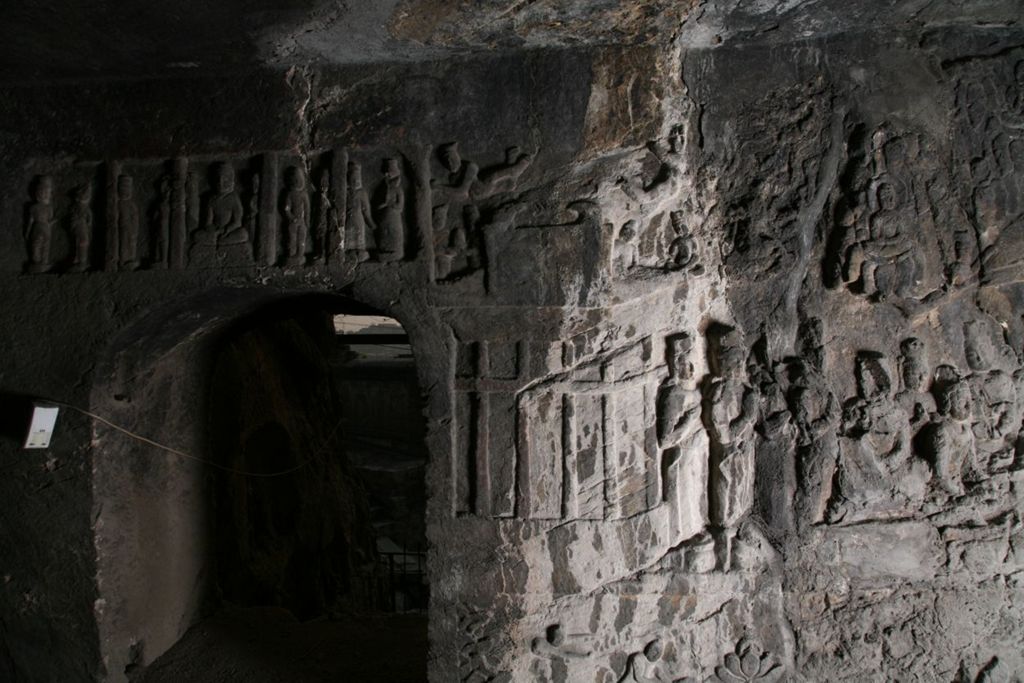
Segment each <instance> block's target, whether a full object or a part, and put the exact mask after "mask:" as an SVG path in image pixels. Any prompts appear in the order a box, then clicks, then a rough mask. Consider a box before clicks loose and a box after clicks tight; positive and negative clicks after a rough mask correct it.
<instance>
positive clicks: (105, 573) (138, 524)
mask: <svg viewBox="0 0 1024 683" xmlns="http://www.w3.org/2000/svg"><path fill="white" fill-rule="evenodd" d="M297 305H302V306H309V307H313V308H320V309H321V310H330V311H332V312H349V313H361V312H372V313H375V314H384V315H388V316H390V317H394V318H395V319H397V320H399V321H400V322H401V323H402V325H403V327H404V328H405V329H406V332H407V333H408V335H409V337H410V342H411V344H412V345H413V346H414V348H415V349H416V351H417V353H418V351H419V348H420V346H421V345H422V346H423V347H424V348H427V346H428V343H427V340H429V339H431V337H432V335H433V330H431V329H430V328H429V327H427V326H425V325H424V324H423V319H422V317H421V316H418V315H416V314H412V315H409V314H408V313H407V312H402V311H395V310H388V309H385V310H381V309H380V308H376V307H373V306H371V305H369V304H365V303H362V302H361V301H359V300H357V299H356V298H354V297H352V296H350V295H347V294H345V295H343V294H339V293H336V292H334V291H323V290H315V289H314V290H309V289H295V290H284V291H282V290H268V289H266V288H238V289H227V288H217V289H213V290H210V291H207V292H204V293H201V294H198V295H196V296H193V297H190V298H188V299H187V300H185V301H183V302H176V303H174V304H170V305H167V306H164V307H161V308H159V309H157V310H154V311H151V312H150V313H148V314H146V315H144V316H142V317H141V318H139V319H137V320H136V322H135V323H134V324H132V325H130V326H129V327H127V328H126V329H124V330H123V331H122V332H121V333H120V334H119V335H118V336H117V337H116V338H114V339H113V341H112V342H111V344H110V346H109V347H108V350H107V352H106V353H105V354H104V356H103V358H102V359H101V361H100V363H99V364H98V365H97V367H96V375H95V377H96V379H95V381H94V383H93V385H92V388H91V393H90V412H93V413H95V414H96V415H98V416H101V417H103V418H105V419H108V420H110V421H111V422H113V423H115V424H117V425H120V426H122V427H124V428H125V429H128V430H130V431H132V432H135V433H137V434H139V435H141V436H144V437H146V438H149V439H152V440H153V441H156V442H158V443H161V444H166V445H169V446H171V447H173V448H175V449H177V450H180V451H182V452H185V453H189V454H192V453H200V454H202V453H204V451H205V450H206V445H207V443H206V436H207V433H206V429H205V425H204V419H203V416H204V415H205V411H206V408H207V406H206V405H205V401H206V394H207V388H208V376H209V373H210V370H211V367H212V364H213V362H214V359H215V357H216V354H217V349H218V345H219V344H220V343H221V341H222V340H223V339H225V338H228V337H230V336H231V335H232V334H234V333H236V332H237V331H238V329H239V328H244V327H245V326H246V325H247V324H249V322H250V321H252V320H254V319H256V318H258V317H260V316H261V315H266V314H267V313H268V311H273V310H274V309H277V311H278V312H277V315H285V311H288V310H292V309H293V308H294V307H296V306H297ZM382 308H384V307H382ZM271 314H273V313H271ZM421 342H422V344H421ZM441 344H442V345H443V344H444V342H443V340H442V341H441ZM432 348H435V347H432ZM438 355H439V356H441V358H439V359H435V360H440V361H441V363H440V364H438V363H437V362H435V361H431V360H429V359H428V360H427V362H423V363H421V362H420V358H419V356H417V372H418V373H419V374H418V379H419V383H420V386H421V387H432V388H433V387H439V386H443V385H444V383H443V382H438V381H437V379H438V378H437V376H436V372H437V371H438V370H441V371H442V372H443V367H444V361H445V360H446V354H443V353H442V354H438ZM428 382H429V383H428ZM421 394H423V395H424V397H425V398H427V399H429V398H430V396H431V394H428V393H427V392H425V391H421ZM431 403H437V404H438V405H441V404H443V401H442V402H440V403H438V402H436V401H431ZM430 431H431V432H433V431H435V430H434V429H433V428H431V430H430ZM438 439H440V440H438ZM92 447H93V454H94V455H93V469H92V488H93V532H94V533H93V539H94V544H95V550H96V561H97V569H96V571H97V593H98V599H97V600H96V603H95V610H94V611H95V617H96V623H97V627H98V631H99V635H100V648H101V654H102V662H103V670H104V673H105V680H111V681H121V680H126V676H127V674H128V673H129V672H130V671H131V670H132V669H133V668H134V667H135V666H138V665H144V664H148V663H149V662H151V661H153V660H154V659H155V658H157V657H158V656H160V655H161V654H162V653H163V652H165V651H166V650H167V649H169V648H170V647H171V646H172V645H173V644H174V643H175V642H177V641H178V639H179V638H180V637H181V636H182V635H183V634H184V632H185V631H186V630H187V629H188V628H189V627H190V626H191V625H192V624H193V623H195V621H196V620H197V619H198V618H199V617H201V616H202V610H203V606H204V604H203V603H204V600H205V598H206V596H208V595H209V593H210V589H211V587H212V585H213V583H214V582H215V581H216V572H212V571H211V569H210V567H209V566H208V563H207V560H208V557H209V548H208V544H209V543H210V541H211V529H210V520H209V518H208V515H207V505H208V500H207V498H206V496H207V493H208V491H207V489H206V485H207V482H206V479H207V478H208V476H209V466H208V465H206V464H204V463H203V462H198V461H196V460H190V459H187V458H184V457H181V456H178V455H174V454H172V453H168V452H166V451H161V450H158V449H156V448H155V447H152V446H148V445H146V444H144V443H141V442H139V441H138V440H135V439H132V438H130V437H128V436H127V435H125V434H122V433H120V432H118V431H116V430H114V429H112V428H110V427H108V426H107V425H104V424H103V423H102V422H100V421H99V420H95V421H94V423H93V438H92ZM438 447H441V448H444V433H443V431H441V430H438V433H437V434H428V438H427V450H428V453H429V454H430V458H429V463H428V480H429V479H430V477H431V476H432V475H431V470H433V469H435V468H437V467H438V464H439V463H440V462H442V461H443V460H444V459H443V458H438V457H437V455H438V453H439V452H443V451H438V450H437V448H438ZM438 472H440V470H438ZM432 490H434V491H436V490H439V489H438V488H437V487H433V488H432ZM440 490H443V489H440ZM433 497H435V496H431V498H433ZM436 503H437V501H433V500H430V499H429V498H428V505H431V504H436ZM428 570H429V567H428Z"/></svg>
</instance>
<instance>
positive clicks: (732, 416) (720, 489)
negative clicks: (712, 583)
mask: <svg viewBox="0 0 1024 683" xmlns="http://www.w3.org/2000/svg"><path fill="white" fill-rule="evenodd" d="M716 328H717V329H716ZM716 328H713V329H710V330H709V331H708V332H709V335H708V340H709V342H710V343H709V345H708V351H709V353H708V365H709V366H710V370H711V374H710V375H709V376H708V377H707V378H706V379H705V382H704V388H703V389H704V391H703V394H704V406H703V407H704V410H703V418H704V426H705V428H706V429H707V430H708V435H709V436H710V437H711V438H710V441H711V443H710V471H709V487H708V488H709V495H708V509H709V516H710V521H711V524H712V525H713V526H714V527H716V531H717V532H718V533H719V537H718V539H717V542H716V550H717V554H718V563H719V567H720V568H721V569H723V570H725V571H728V570H729V569H731V567H732V546H733V540H734V539H735V537H736V532H737V530H738V527H739V523H740V522H741V521H742V520H743V518H744V517H745V516H746V515H747V513H748V512H749V511H750V508H751V507H752V506H753V504H754V435H753V430H754V423H755V421H756V419H757V412H758V411H757V403H758V396H757V390H756V389H754V388H753V387H751V386H750V385H749V384H747V382H746V378H745V377H744V376H743V375H744V361H745V358H746V349H745V346H744V343H743V338H742V337H741V335H740V333H739V332H738V331H737V330H735V329H733V328H728V327H725V326H722V325H718V326H716Z"/></svg>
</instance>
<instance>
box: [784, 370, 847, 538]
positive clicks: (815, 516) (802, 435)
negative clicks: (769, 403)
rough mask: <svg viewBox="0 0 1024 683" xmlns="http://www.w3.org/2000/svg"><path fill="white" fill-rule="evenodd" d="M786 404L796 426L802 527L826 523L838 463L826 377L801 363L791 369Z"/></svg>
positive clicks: (835, 417)
mask: <svg viewBox="0 0 1024 683" xmlns="http://www.w3.org/2000/svg"><path fill="white" fill-rule="evenodd" d="M790 372H791V377H792V385H791V388H790V395H789V401H790V405H791V406H792V410H793V417H794V420H795V421H796V427H797V435H798V439H797V455H798V469H799V477H798V481H799V486H800V491H799V497H798V502H797V519H798V520H799V521H800V523H801V524H803V523H807V524H820V523H821V522H823V521H824V520H825V513H826V511H827V510H828V504H829V501H830V500H831V499H832V480H833V478H834V477H835V472H836V463H837V462H838V460H839V437H838V428H839V420H840V417H841V411H840V406H839V402H838V401H837V400H836V397H835V395H833V393H832V392H831V391H829V388H828V385H827V384H826V383H825V378H824V377H823V376H822V375H820V374H819V373H818V372H815V371H814V369H812V368H811V367H809V366H808V364H806V363H804V362H803V361H797V362H795V363H793V365H792V366H791V370H790Z"/></svg>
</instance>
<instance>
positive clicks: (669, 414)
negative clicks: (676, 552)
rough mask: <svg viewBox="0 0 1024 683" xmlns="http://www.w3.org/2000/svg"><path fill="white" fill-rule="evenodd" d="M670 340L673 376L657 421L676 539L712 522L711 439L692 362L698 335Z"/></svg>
mask: <svg viewBox="0 0 1024 683" xmlns="http://www.w3.org/2000/svg"><path fill="white" fill-rule="evenodd" d="M667 341H668V343H667V344H666V349H665V356H666V359H665V360H666V362H667V363H668V372H669V375H668V377H667V378H666V379H665V380H664V381H663V382H662V383H661V386H660V387H659V388H658V399H657V426H658V447H659V449H660V450H661V458H662V460H661V472H662V501H663V502H664V503H666V504H667V505H668V506H669V510H670V513H669V526H670V528H669V538H671V539H672V543H673V544H676V543H679V542H681V541H684V540H686V539H688V538H690V537H691V536H693V535H695V534H697V533H699V532H701V531H702V530H703V529H704V527H705V525H706V524H707V521H708V520H707V515H708V500H707V495H708V489H707V486H708V470H707V467H708V460H707V458H708V440H707V434H706V433H705V432H704V426H703V425H702V424H701V421H700V418H701V395H700V391H699V390H698V389H697V388H696V386H694V382H693V365H692V364H691V363H690V361H689V356H690V351H691V349H692V347H693V339H692V337H690V335H688V334H680V335H675V336H674V337H670V338H669V339H668V340H667Z"/></svg>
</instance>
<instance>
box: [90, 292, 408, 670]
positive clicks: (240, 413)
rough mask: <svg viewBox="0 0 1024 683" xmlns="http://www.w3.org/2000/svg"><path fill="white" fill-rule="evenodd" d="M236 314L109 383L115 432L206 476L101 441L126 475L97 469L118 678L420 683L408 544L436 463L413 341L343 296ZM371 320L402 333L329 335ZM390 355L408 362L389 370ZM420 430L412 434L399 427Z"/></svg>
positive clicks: (120, 440) (270, 304)
mask: <svg viewBox="0 0 1024 683" xmlns="http://www.w3.org/2000/svg"><path fill="white" fill-rule="evenodd" d="M242 299H243V301H244V306H241V307H235V308H234V310H233V311H232V313H231V315H229V316H220V315H217V314H212V315H211V316H210V317H211V318H212V319H213V320H215V321H225V322H219V323H215V324H213V325H211V326H210V327H209V328H206V327H205V326H204V325H202V324H199V325H198V326H197V327H196V328H195V329H192V330H190V331H186V330H184V329H183V330H182V332H183V333H184V334H183V335H181V336H178V338H179V339H182V338H183V339H186V341H185V342H181V343H171V344H169V347H168V348H167V349H160V350H158V351H157V352H156V353H151V354H145V353H144V349H145V348H146V347H147V346H149V347H152V346H153V345H154V342H159V339H154V338H153V337H150V338H147V339H146V340H145V342H139V343H136V344H135V345H134V346H133V347H131V351H130V352H129V353H127V355H126V356H125V357H123V358H121V361H122V362H121V363H115V364H114V365H115V368H114V370H115V372H114V373H113V375H114V376H113V383H115V384H116V383H118V382H120V383H121V384H124V386H123V387H121V388H118V387H116V386H115V387H108V389H113V390H114V391H110V392H107V393H108V394H109V396H110V398H109V399H108V401H109V403H113V404H121V405H120V407H121V410H120V411H118V410H116V409H114V408H113V406H109V405H108V408H111V410H110V411H109V412H107V414H108V415H111V417H113V418H114V419H116V420H118V421H119V422H121V423H125V424H127V425H128V426H129V428H130V429H131V430H132V431H134V432H136V433H138V434H140V435H146V436H150V435H152V438H153V440H155V441H158V442H160V443H166V444H168V445H170V446H172V447H174V448H175V449H177V450H180V451H182V452H184V453H187V454H189V455H192V456H194V457H193V458H183V457H179V456H176V455H174V454H168V453H166V452H160V451H159V450H155V449H150V450H149V452H147V451H146V449H145V446H144V445H141V446H140V444H139V443H137V442H136V443H132V441H133V440H132V439H127V438H125V437H124V435H115V434H111V433H108V432H107V431H105V430H103V429H100V428H98V429H97V432H98V437H97V439H98V441H100V442H101V444H102V446H104V448H103V449H102V450H103V452H104V453H105V455H104V459H105V460H108V462H109V459H111V458H116V457H118V456H120V457H121V458H123V460H124V461H125V462H127V463H128V467H127V468H126V469H125V468H104V467H103V466H99V465H98V467H97V469H98V470H103V471H102V472H98V473H97V475H98V476H97V478H96V492H97V510H98V523H97V548H98V551H99V554H100V558H101V568H100V583H101V594H102V595H104V597H106V596H111V597H113V598H114V599H116V600H118V602H116V603H113V604H111V605H110V612H109V613H108V614H107V615H105V616H106V617H107V619H106V620H104V622H105V625H107V626H108V630H107V632H106V633H105V634H104V635H105V636H106V638H107V639H109V640H108V642H107V643H105V644H107V645H110V646H111V647H110V650H108V651H109V652H110V653H111V654H115V655H117V654H120V655H121V657H123V659H122V660H121V662H123V664H122V663H121V662H119V663H118V664H115V665H114V666H118V669H116V670H111V669H113V668H114V667H113V666H110V665H109V664H108V667H109V668H108V674H110V675H111V678H112V679H115V680H116V679H118V678H121V672H123V677H124V678H127V679H128V680H137V681H144V682H150V683H152V682H154V681H156V682H158V681H169V680H201V677H202V676H206V677H210V676H213V677H216V676H218V675H221V678H223V679H224V680H234V679H232V678H230V676H231V675H234V676H241V677H240V678H238V680H247V681H258V680H282V679H281V676H282V675H285V676H291V678H289V680H309V681H316V680H325V681H327V680H347V679H349V677H352V679H353V680H355V679H359V680H389V681H391V680H394V681H398V680H407V681H421V680H426V603H425V600H424V597H425V595H426V591H425V586H424V585H423V584H424V581H425V576H426V572H425V568H426V567H425V547H423V546H422V545H421V546H419V547H412V543H411V542H409V539H410V538H416V539H417V540H418V539H420V538H422V536H421V534H422V530H423V529H424V527H425V524H424V521H423V518H424V509H423V504H424V501H425V495H424V493H423V491H424V483H423V481H424V480H423V475H424V467H425V462H426V449H425V447H424V445H423V425H422V416H421V407H420V395H419V390H418V388H417V387H418V383H417V381H416V375H415V366H414V361H413V358H412V354H411V348H410V347H409V346H408V340H407V339H405V337H404V335H405V332H404V330H403V329H402V328H401V326H400V325H399V324H398V323H397V321H394V320H393V319H388V318H385V317H384V316H383V315H382V314H381V312H379V311H377V310H374V309H370V308H367V307H365V306H361V305H359V304H356V303H355V302H352V301H350V300H346V299H342V298H339V297H333V296H331V297H328V296H304V297H297V298H296V297H292V298H288V299H286V300H283V301H261V300H260V298H259V297H257V298H256V299H252V300H248V299H246V298H245V297H242ZM219 305H223V302H221V304H219ZM367 315H374V316H377V317H379V318H381V319H383V320H389V321H390V324H391V325H393V326H394V331H393V332H391V333H390V334H388V335H380V334H377V335H374V334H369V335H365V342H367V343H352V339H351V338H350V337H351V336H352V335H349V334H348V333H346V332H344V331H341V332H340V333H339V330H338V329H336V322H335V320H336V317H337V316H367ZM195 324H196V321H195V316H192V317H188V319H187V320H186V321H184V324H183V328H187V327H189V326H190V325H195ZM155 336H156V337H159V338H163V339H170V338H172V337H174V336H175V335H173V334H171V333H170V332H169V331H168V330H167V329H166V328H164V330H163V331H162V332H160V333H159V334H158V335H155ZM389 337H390V338H389ZM396 338H401V339H402V340H403V341H404V353H399V354H397V355H396V354H394V353H391V356H394V357H389V356H388V353H389V352H388V351H385V352H384V354H383V355H381V353H380V352H381V351H383V350H385V349H388V347H389V346H391V347H393V346H395V345H394V344H389V343H388V342H391V341H394V339H396ZM356 341H363V340H356ZM157 345H159V344H157ZM360 349H361V351H360ZM374 349H376V350H377V353H374ZM391 351H393V349H391ZM142 355H148V356H149V358H150V361H149V362H148V363H144V364H143V365H144V367H145V369H142V368H139V367H137V366H133V363H132V362H131V359H132V358H138V357H140V356H142ZM125 377H127V378H128V379H124V378H125ZM396 389H400V391H396ZM396 396H402V397H404V400H401V401H396V400H395V397H396ZM98 398H100V397H98ZM399 406H400V408H399ZM118 412H120V413H121V415H118V414H117V413H118ZM190 415H191V418H189V416H190ZM411 415H414V416H417V417H419V419H420V424H419V426H418V427H417V426H416V425H412V426H411V427H410V425H409V424H405V425H404V427H405V428H406V429H405V432H404V433H402V434H400V433H399V431H398V430H396V429H395V427H396V425H397V424H398V422H396V420H395V419H391V420H390V421H389V419H388V417H389V416H391V417H401V418H404V421H405V422H407V423H408V422H410V419H409V418H410V416H411ZM375 416H376V417H375ZM400 421H401V420H399V422H400ZM396 437H398V438H396ZM125 442H127V443H125ZM399 450H400V451H401V452H397V451H399ZM410 455H414V456H415V457H414V458H412V459H418V462H416V463H412V464H411V465H410V458H409V457H408V456H410ZM389 458H390V459H389ZM356 461H357V462H356ZM417 478H418V484H417ZM403 487H404V490H403ZM410 487H411V489H412V490H409V489H410ZM124 494H128V495H127V496H126V495H124ZM115 498H116V499H117V501H116V502H115V501H114V500H112V499H115ZM403 505H404V506H405V507H404V508H403ZM417 528H418V529H419V530H420V532H419V533H420V535H417V533H416V532H415V531H413V532H409V533H411V536H408V534H406V532H408V531H409V530H415V529H417ZM399 529H401V530H402V532H403V534H406V536H408V538H407V537H406V536H403V537H402V539H401V542H400V543H395V541H394V538H393V537H394V536H396V535H397V534H395V533H394V532H395V531H396V530H399ZM111 531H112V532H113V533H111ZM389 543H390V545H389ZM423 543H424V544H425V539H423ZM396 547H397V550H396ZM399 552H401V553H403V554H405V555H406V557H404V558H402V559H401V560H400V564H399V565H398V567H397V569H396V566H395V560H396V555H397V554H398V553H399ZM125 561H127V564H126V563H125ZM410 581H411V582H412V584H410ZM106 582H109V584H107V585H104V584H105V583H106ZM416 583H418V584H419V586H420V590H419V591H417V590H413V589H412V588H411V587H410V586H412V585H414V584H416ZM104 589H106V590H104ZM117 589H120V590H117ZM101 607H102V608H103V609H105V610H106V609H108V607H107V605H106V604H104V605H102V606H101ZM126 638H127V639H130V640H128V642H127V646H128V647H127V648H126V649H125V648H124V647H123V645H124V644H125V640H126ZM117 640H120V643H121V644H122V648H121V651H120V652H118V650H117V648H116V647H114V645H115V642H116V641H117ZM396 647H397V648H398V650H401V652H399V653H398V654H400V655H401V656H395V654H396ZM375 651H376V652H379V653H380V655H381V656H380V657H376V656H373V652H375ZM385 655H390V656H385ZM108 661H110V660H108ZM218 672H220V673H218ZM225 675H227V676H228V678H224V676H225ZM215 679H216V678H215Z"/></svg>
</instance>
